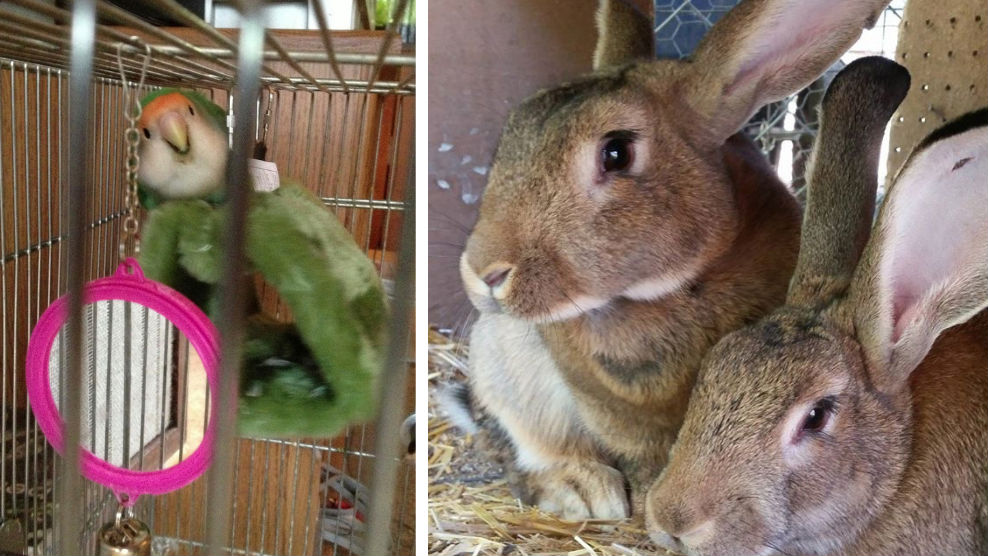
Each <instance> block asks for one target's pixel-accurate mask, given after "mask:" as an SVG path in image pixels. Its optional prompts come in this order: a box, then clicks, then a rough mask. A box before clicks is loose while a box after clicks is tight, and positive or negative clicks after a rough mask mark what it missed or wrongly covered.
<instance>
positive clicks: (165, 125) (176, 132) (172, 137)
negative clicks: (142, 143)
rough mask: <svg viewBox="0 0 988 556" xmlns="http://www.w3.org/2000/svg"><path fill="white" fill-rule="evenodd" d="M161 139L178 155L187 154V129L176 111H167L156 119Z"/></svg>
mask: <svg viewBox="0 0 988 556" xmlns="http://www.w3.org/2000/svg"><path fill="white" fill-rule="evenodd" d="M158 129H159V130H160V132H161V137H162V139H164V140H165V141H168V144H169V145H171V146H172V148H173V149H175V151H176V152H178V153H179V154H185V153H187V152H189V127H188V125H186V123H185V119H184V118H182V115H181V114H179V113H178V111H176V110H169V111H168V112H165V113H164V114H162V115H161V117H160V118H158Z"/></svg>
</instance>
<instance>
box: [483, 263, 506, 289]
mask: <svg viewBox="0 0 988 556" xmlns="http://www.w3.org/2000/svg"><path fill="white" fill-rule="evenodd" d="M511 269H512V267H510V266H509V267H506V268H505V267H500V268H495V269H493V270H489V271H488V272H487V273H486V274H484V277H483V278H482V280H483V281H484V283H485V284H487V286H488V287H490V288H491V289H494V288H496V287H498V286H500V285H501V284H503V283H504V281H505V280H507V279H508V275H509V274H511Z"/></svg>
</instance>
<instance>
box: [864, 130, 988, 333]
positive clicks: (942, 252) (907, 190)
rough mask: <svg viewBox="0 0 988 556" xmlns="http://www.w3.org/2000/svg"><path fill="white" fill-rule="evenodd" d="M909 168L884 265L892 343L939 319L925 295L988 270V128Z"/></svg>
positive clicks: (944, 145) (897, 190)
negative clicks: (916, 323) (971, 271)
mask: <svg viewBox="0 0 988 556" xmlns="http://www.w3.org/2000/svg"><path fill="white" fill-rule="evenodd" d="M965 159H967V160H965ZM962 161H963V162H962ZM907 164H908V166H907V167H906V168H905V170H904V171H903V172H902V174H901V175H900V177H899V179H898V180H897V181H896V183H895V186H894V187H893V189H892V190H891V193H890V198H889V202H890V203H893V204H892V206H890V207H889V209H890V214H889V215H888V217H889V218H890V220H889V222H888V224H887V225H886V234H887V235H886V236H885V245H884V250H885V251H886V254H885V255H884V256H883V260H884V263H883V264H882V267H883V270H882V272H883V273H885V274H886V277H887V281H886V283H887V284H889V286H890V287H891V292H890V293H891V299H890V301H891V304H892V307H891V309H892V319H893V320H892V324H893V327H892V338H891V341H892V342H893V343H894V342H895V341H897V340H898V339H899V338H900V337H901V336H902V334H903V332H904V330H905V329H907V328H908V327H909V326H910V324H911V323H912V322H913V320H914V319H915V318H929V317H930V316H931V315H932V314H934V313H935V311H934V312H930V311H924V309H925V307H924V306H923V305H924V304H925V303H924V302H933V303H936V302H937V301H936V300H934V299H926V296H927V295H928V294H930V293H931V292H933V291H934V290H935V289H938V288H941V287H943V286H945V285H947V284H948V283H949V282H951V281H952V280H954V279H956V278H957V277H959V276H961V275H962V274H964V271H965V269H968V268H971V267H972V265H982V266H983V265H985V264H986V263H988V188H986V187H985V186H984V183H985V179H986V178H985V176H986V175H988V128H977V129H973V130H970V131H967V132H964V133H962V134H959V135H956V136H953V137H950V138H948V139H945V140H943V141H939V142H937V143H934V144H933V145H931V146H930V147H928V148H926V149H925V150H923V151H921V152H920V153H918V154H916V155H915V156H913V157H912V158H910V160H909V162H908V163H907ZM948 289H949V286H948Z"/></svg>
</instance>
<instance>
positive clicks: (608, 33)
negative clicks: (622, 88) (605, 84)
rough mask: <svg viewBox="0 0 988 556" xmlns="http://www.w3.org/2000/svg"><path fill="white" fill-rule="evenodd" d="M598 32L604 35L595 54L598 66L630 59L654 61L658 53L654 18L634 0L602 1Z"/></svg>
mask: <svg viewBox="0 0 988 556" xmlns="http://www.w3.org/2000/svg"><path fill="white" fill-rule="evenodd" d="M638 4H641V2H638ZM597 31H598V33H599V34H600V36H598V37H597V48H596V49H595V50H594V53H593V67H594V69H600V68H607V67H612V66H617V65H621V64H625V63H627V62H628V61H630V60H651V59H652V58H653V57H654V55H655V36H654V35H653V34H652V25H651V17H648V14H647V13H642V12H640V11H639V7H638V6H634V5H632V4H631V0H600V6H599V7H598V9H597Z"/></svg>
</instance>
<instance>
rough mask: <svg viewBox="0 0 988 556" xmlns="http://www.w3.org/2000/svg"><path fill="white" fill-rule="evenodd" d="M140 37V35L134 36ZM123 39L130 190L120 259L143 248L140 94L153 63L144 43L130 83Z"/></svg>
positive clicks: (120, 60) (122, 77) (126, 194)
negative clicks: (137, 69) (132, 84)
mask: <svg viewBox="0 0 988 556" xmlns="http://www.w3.org/2000/svg"><path fill="white" fill-rule="evenodd" d="M131 40H137V37H131ZM123 46H124V45H123V43H117V66H118V67H119V68H120V81H121V83H122V86H123V92H124V119H125V120H127V129H125V130H124V140H125V141H126V143H127V157H126V159H125V162H124V165H125V167H126V190H125V192H124V210H125V211H126V212H125V214H124V219H123V226H122V231H121V234H120V259H121V260H123V259H125V258H127V257H133V256H136V255H138V254H140V252H141V242H140V237H139V236H138V234H137V232H138V230H139V229H140V221H139V220H138V218H137V209H138V205H139V200H138V196H137V170H138V169H139V168H140V166H141V157H140V154H139V153H138V149H139V148H140V146H141V132H140V131H139V130H138V129H137V122H138V121H139V120H140V119H141V101H140V99H139V98H138V94H140V91H141V89H142V88H143V87H144V78H145V76H146V75H147V69H148V64H150V63H151V47H150V46H148V45H147V44H145V45H144V61H143V62H142V64H141V74H140V77H139V81H138V83H137V87H134V88H132V87H130V86H129V85H128V83H127V74H126V73H125V72H124V68H123V53H122V50H123Z"/></svg>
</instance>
